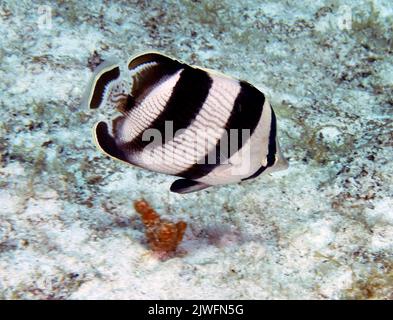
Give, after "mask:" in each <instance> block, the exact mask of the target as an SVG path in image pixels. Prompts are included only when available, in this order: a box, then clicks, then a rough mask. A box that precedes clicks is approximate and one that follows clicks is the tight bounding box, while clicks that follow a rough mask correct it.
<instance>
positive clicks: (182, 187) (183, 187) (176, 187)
mask: <svg viewBox="0 0 393 320" xmlns="http://www.w3.org/2000/svg"><path fill="white" fill-rule="evenodd" d="M208 187H210V185H208V184H204V183H202V182H198V181H194V180H188V179H178V180H176V181H175V182H173V183H172V185H171V188H170V190H171V191H172V192H175V193H190V192H194V191H200V190H203V189H206V188H208Z"/></svg>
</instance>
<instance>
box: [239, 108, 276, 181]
mask: <svg viewBox="0 0 393 320" xmlns="http://www.w3.org/2000/svg"><path fill="white" fill-rule="evenodd" d="M271 110H272V119H271V122H270V134H269V147H268V152H267V156H266V160H267V164H266V166H263V165H262V166H261V167H260V168H259V169H258V170H257V171H256V172H254V173H253V174H252V175H251V176H249V177H247V178H244V179H242V181H244V180H248V179H253V178H256V177H258V176H259V175H260V174H261V173H262V172H263V171H265V170H266V169H267V168H269V167H271V166H273V165H274V163H275V161H276V153H277V145H276V134H277V124H276V123H277V121H276V116H275V114H274V111H273V109H271Z"/></svg>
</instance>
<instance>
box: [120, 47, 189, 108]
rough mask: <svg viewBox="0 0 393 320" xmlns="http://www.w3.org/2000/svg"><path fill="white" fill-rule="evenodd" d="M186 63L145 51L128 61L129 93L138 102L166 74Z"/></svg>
mask: <svg viewBox="0 0 393 320" xmlns="http://www.w3.org/2000/svg"><path fill="white" fill-rule="evenodd" d="M185 66H186V65H184V64H182V63H180V62H179V61H177V60H174V59H171V58H169V57H167V56H164V55H162V54H159V53H145V54H142V55H139V56H136V57H134V58H133V59H131V60H130V62H129V63H128V69H129V70H130V71H131V76H132V89H131V95H132V96H133V98H134V99H135V100H136V101H137V102H138V101H140V100H142V99H143V98H144V97H145V96H146V95H148V94H149V92H150V91H151V90H152V89H153V88H154V87H155V86H156V85H157V84H158V83H160V81H161V80H162V79H163V78H165V77H166V76H170V75H172V74H174V73H175V72H176V71H178V70H180V69H182V68H184V67H185Z"/></svg>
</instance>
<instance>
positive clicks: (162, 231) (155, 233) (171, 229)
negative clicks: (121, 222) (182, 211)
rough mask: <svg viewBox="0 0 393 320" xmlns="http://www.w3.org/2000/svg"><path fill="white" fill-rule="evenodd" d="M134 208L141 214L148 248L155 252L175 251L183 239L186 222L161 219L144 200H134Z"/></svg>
mask: <svg viewBox="0 0 393 320" xmlns="http://www.w3.org/2000/svg"><path fill="white" fill-rule="evenodd" d="M134 207H135V210H136V211H137V212H138V213H139V214H140V215H141V218H142V222H143V224H144V225H145V228H146V232H145V234H146V238H147V241H148V244H149V246H150V248H151V249H152V250H153V251H155V252H161V253H170V252H175V251H176V248H177V246H178V245H179V243H180V242H181V241H182V239H183V235H184V232H185V230H186V228H187V224H186V223H185V222H184V221H179V222H177V223H173V222H170V221H168V220H166V219H161V218H160V216H159V215H158V214H157V213H156V212H155V211H154V210H153V209H152V208H151V207H150V205H149V204H148V203H147V202H146V201H145V200H138V201H135V202H134Z"/></svg>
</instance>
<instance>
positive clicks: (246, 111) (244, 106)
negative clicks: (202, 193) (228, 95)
mask: <svg viewBox="0 0 393 320" xmlns="http://www.w3.org/2000/svg"><path fill="white" fill-rule="evenodd" d="M264 103H265V96H264V95H263V93H262V92H260V91H259V90H258V89H256V88H255V87H254V86H252V85H251V84H249V83H247V82H244V81H241V82H240V92H239V94H238V96H237V97H236V100H235V103H234V106H233V109H232V111H231V115H230V116H229V118H228V120H227V123H226V124H225V128H224V129H225V132H226V133H227V135H223V136H222V138H221V139H220V140H219V141H218V142H217V144H216V146H215V148H214V150H213V151H211V152H210V153H209V154H207V155H205V159H204V162H203V164H194V165H193V166H191V167H190V168H188V169H187V170H185V171H183V172H181V173H179V174H178V175H179V176H181V177H185V178H188V179H199V178H202V177H203V176H205V175H207V174H209V173H210V172H211V171H213V170H214V168H216V167H217V166H219V165H220V164H222V163H224V162H225V161H226V160H228V159H229V158H230V157H231V156H232V155H233V154H234V153H235V152H236V151H238V150H240V149H241V148H242V147H243V145H244V144H245V143H246V142H247V140H248V139H242V131H241V130H242V129H248V130H250V136H251V135H252V134H253V132H254V130H255V128H256V126H257V125H258V122H259V120H260V118H261V116H262V111H263V104H264ZM230 129H237V130H238V135H237V148H230V146H232V145H233V144H234V142H233V141H230V138H231V135H230ZM227 137H229V139H227ZM248 138H249V137H248ZM261 143H262V142H261ZM222 145H226V146H227V147H226V148H225V153H226V154H222V152H221V148H220V146H222ZM212 153H213V155H215V156H216V161H215V163H214V164H209V159H211V154H212Z"/></svg>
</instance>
